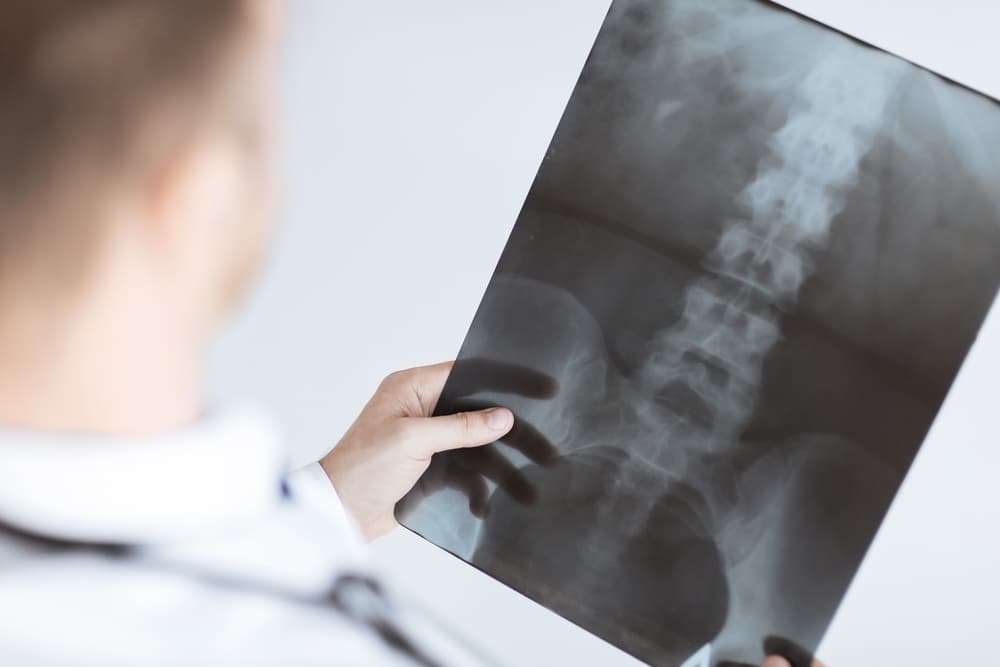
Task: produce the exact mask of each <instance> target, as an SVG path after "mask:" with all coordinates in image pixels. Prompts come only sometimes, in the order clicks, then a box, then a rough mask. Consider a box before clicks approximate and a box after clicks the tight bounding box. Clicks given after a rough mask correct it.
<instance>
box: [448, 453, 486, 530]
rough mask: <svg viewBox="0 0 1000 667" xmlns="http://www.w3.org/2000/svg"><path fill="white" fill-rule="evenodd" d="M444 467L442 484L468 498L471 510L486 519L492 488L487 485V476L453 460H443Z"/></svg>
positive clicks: (475, 514) (473, 513)
mask: <svg viewBox="0 0 1000 667" xmlns="http://www.w3.org/2000/svg"><path fill="white" fill-rule="evenodd" d="M442 469H443V473H442V477H441V485H442V486H443V487H447V488H451V489H454V490H456V491H458V492H459V493H461V494H462V495H463V496H465V497H466V498H468V499H469V512H470V513H471V514H472V515H473V516H475V517H477V518H479V519H485V518H486V514H487V507H488V505H489V502H490V490H489V487H488V486H487V485H486V478H485V477H483V475H479V474H476V473H474V472H472V471H470V470H468V469H466V468H463V467H462V466H460V465H458V463H457V462H455V461H452V460H449V461H445V462H443V464H442Z"/></svg>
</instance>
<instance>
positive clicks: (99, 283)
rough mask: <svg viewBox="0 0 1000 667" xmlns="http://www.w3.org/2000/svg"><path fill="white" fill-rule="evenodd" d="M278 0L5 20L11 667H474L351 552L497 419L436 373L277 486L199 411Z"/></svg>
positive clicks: (385, 526)
mask: <svg viewBox="0 0 1000 667" xmlns="http://www.w3.org/2000/svg"><path fill="white" fill-rule="evenodd" d="M280 4H281V3H279V2H276V1H274V0H210V1H208V2H206V1H205V0H171V1H170V2H163V1H162V0H93V1H92V2H79V1H78V0H5V1H4V2H3V4H2V6H0V95H2V101H0V424H2V428H0V619H3V620H2V622H0V663H2V664H4V665H35V664H81V665H113V664H129V665H132V664H194V663H197V664H209V663H210V664H230V663H232V664H247V663H264V664H269V663H276V664H283V665H290V664H322V665H352V666H353V665H472V664H492V663H490V661H489V659H488V658H487V657H484V656H482V655H481V654H480V653H479V652H478V651H477V650H476V649H474V648H470V647H469V646H468V644H467V643H466V642H464V641H463V640H462V637H461V635H462V632H461V628H457V629H456V628H443V627H440V626H439V625H437V624H436V623H434V622H433V621H431V620H430V619H429V617H426V616H424V615H422V614H421V613H420V611H419V609H414V608H413V606H412V605H409V604H400V603H397V602H394V601H393V600H391V599H390V597H389V595H388V594H387V592H386V590H385V587H384V584H383V583H382V582H380V581H378V580H377V579H375V578H373V576H372V575H371V573H370V571H369V569H368V566H367V565H366V563H365V551H364V547H363V541H364V539H371V538H374V537H377V536H379V535H382V534H383V533H385V532H386V531H388V530H391V529H392V528H393V527H394V526H395V521H394V520H393V507H394V505H395V503H396V501H398V500H399V499H400V498H401V497H402V496H403V495H404V494H405V493H406V492H407V491H408V490H409V489H410V487H411V486H412V485H413V484H414V483H415V481H416V480H417V478H418V477H419V476H420V474H421V473H422V472H423V471H424V470H425V469H426V468H427V466H428V464H429V462H430V460H431V457H432V456H433V455H434V454H435V453H437V452H441V451H444V450H448V449H455V448H459V447H476V446H480V445H483V444H486V443H489V442H492V441H495V440H496V439H498V438H500V437H501V436H503V435H504V434H506V433H507V431H509V430H510V429H511V427H512V425H513V416H512V415H511V414H510V412H509V411H507V410H503V409H491V410H485V411H481V412H473V413H468V414H462V415H454V416H447V417H430V416H429V415H430V414H431V411H432V410H433V407H434V404H435V402H436V400H437V397H438V395H439V393H440V391H441V388H442V386H443V383H444V381H445V378H446V376H447V374H448V371H449V365H448V364H442V365H439V366H433V367H430V368H422V369H415V370H410V371H405V372H402V373H396V374H394V375H392V376H390V377H389V378H387V379H386V380H385V381H384V382H383V383H382V385H381V387H380V388H379V390H378V391H377V393H376V394H375V396H374V397H373V398H372V400H371V402H370V403H369V404H368V406H367V407H366V408H365V409H364V411H363V412H362V414H361V416H360V417H359V418H358V420H357V422H356V423H355V424H354V425H353V427H352V428H351V429H350V430H349V431H348V433H347V435H346V436H345V437H344V438H343V440H341V442H340V443H339V444H338V445H337V447H336V448H335V449H334V450H333V451H331V452H330V453H329V454H328V455H327V456H326V457H324V458H323V460H322V461H320V462H319V463H318V464H315V465H313V466H311V467H309V468H306V469H304V470H300V471H297V472H293V473H292V474H290V475H288V474H287V471H286V470H285V469H284V467H283V464H284V450H283V447H282V443H281V441H280V438H279V437H278V436H277V434H276V432H275V430H274V428H273V425H272V424H270V423H269V422H268V421H267V420H266V419H265V418H263V417H261V416H260V415H254V414H246V413H242V412H239V411H233V410H227V409H224V408H218V407H212V406H206V404H205V403H204V400H203V397H202V395H201V394H200V389H199V375H200V363H201V360H202V355H203V353H204V349H205V346H206V344H207V343H208V342H209V340H210V339H211V337H212V336H213V334H214V333H215V332H216V331H217V330H218V328H219V326H220V325H221V324H222V323H223V321H224V319H225V315H226V314H227V313H228V312H229V311H230V310H231V309H232V307H233V306H234V304H235V303H236V302H237V300H238V298H239V297H240V296H241V295H242V294H243V292H244V290H245V288H246V286H247V283H248V279H249V278H250V277H251V276H252V274H253V272H254V269H255V267H256V266H257V264H258V261H259V258H260V256H261V254H262V251H263V249H264V247H265V246H266V240H267V235H268V227H269V215H268V212H269V201H268V196H269V193H270V189H271V183H270V175H269V173H268V170H269V167H270V164H271V155H270V150H271V145H272V132H273V127H274V124H275V118H274V112H273V109H272V103H273V100H274V97H275V95H274V90H273V80H274V77H275V54H276V47H277V43H278V39H279V32H280V27H281V17H280V16H279V14H280V11H279V9H278V8H279V7H280ZM470 622H475V619H470ZM766 664H767V665H768V666H769V667H770V666H771V665H774V666H775V667H778V666H781V665H787V662H786V661H784V660H783V659H780V658H772V659H770V660H769V661H768V662H767V663H766Z"/></svg>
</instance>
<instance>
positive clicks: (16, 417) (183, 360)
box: [0, 295, 201, 436]
mask: <svg viewBox="0 0 1000 667" xmlns="http://www.w3.org/2000/svg"><path fill="white" fill-rule="evenodd" d="M27 301H28V300H27V299H25V298H23V295H22V296H21V297H19V298H16V299H0V426H7V427H14V428H26V429H33V430H50V431H75V432H97V433H107V434H113V435H122V436H144V435H152V434H156V433H160V432H164V431H169V430H174V429H178V428H183V427H185V426H187V425H190V424H191V423H193V422H194V421H195V420H197V418H198V415H199V411H200V409H201V404H200V400H201V399H200V392H199V386H200V378H199V371H198V368H199V362H200V358H199V356H200V354H199V352H200V351H199V350H198V345H197V344H196V341H194V340H189V341H188V342H189V344H187V345H183V344H181V345H178V341H184V340H185V337H184V336H183V335H180V334H182V333H183V332H180V331H178V328H179V326H178V324H177V323H176V322H170V321H167V319H166V318H165V317H164V314H163V311H162V310H159V309H157V308H156V307H154V306H152V305H151V304H149V303H148V302H147V303H141V302H138V303H133V304H129V307H128V308H124V307H123V305H124V304H122V303H114V302H112V301H108V300H106V299H102V300H90V301H88V302H86V303H79V304H77V305H76V306H75V307H72V308H65V309H62V308H54V307H47V308H39V306H38V304H37V303H29V302H27ZM188 338H189V339H190V338H193V337H188Z"/></svg>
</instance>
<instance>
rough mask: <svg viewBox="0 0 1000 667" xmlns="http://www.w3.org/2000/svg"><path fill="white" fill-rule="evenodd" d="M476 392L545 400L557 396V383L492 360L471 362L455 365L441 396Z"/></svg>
mask: <svg viewBox="0 0 1000 667" xmlns="http://www.w3.org/2000/svg"><path fill="white" fill-rule="evenodd" d="M480 392H490V393H499V394H515V395H517V396H524V397H525V398H537V399H548V398H553V397H554V396H555V395H556V394H558V393H559V381H558V380H556V379H555V378H554V377H552V376H550V375H546V374H545V373H542V372H540V371H536V370H534V369H532V368H528V367H527V366H518V365H516V364H508V363H505V362H502V361H494V360H492V359H481V358H472V359H459V360H458V361H456V362H455V364H454V366H453V367H452V370H451V375H449V376H448V384H447V387H446V388H445V394H446V395H447V396H468V395H471V394H477V393H480ZM446 402H447V401H446V400H443V401H442V402H441V406H440V407H442V408H448V407H449V406H447V405H445V403H446ZM452 411H453V410H452Z"/></svg>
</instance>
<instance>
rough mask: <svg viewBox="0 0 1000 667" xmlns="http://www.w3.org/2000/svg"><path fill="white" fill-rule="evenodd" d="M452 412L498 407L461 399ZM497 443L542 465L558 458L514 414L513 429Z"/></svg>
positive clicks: (552, 447)
mask: <svg viewBox="0 0 1000 667" xmlns="http://www.w3.org/2000/svg"><path fill="white" fill-rule="evenodd" d="M452 406H453V407H454V412H475V411H477V410H486V409H488V408H495V407H507V406H498V405H497V404H496V403H491V402H489V401H482V400H479V399H470V398H461V399H458V400H456V401H454V402H453V403H452ZM498 442H502V443H503V444H504V445H506V446H508V447H511V448H513V449H516V450H517V451H519V452H521V453H522V454H524V455H525V456H526V457H528V458H529V459H530V460H532V461H534V462H535V463H540V464H542V465H548V464H551V463H553V462H554V461H555V460H556V459H558V458H559V450H558V449H556V447H555V445H553V444H552V443H551V442H550V441H549V439H548V438H547V437H546V436H545V434H544V433H542V432H541V431H539V430H538V429H537V428H535V427H534V426H532V425H531V424H530V423H528V422H527V421H525V420H524V419H522V418H521V417H519V416H517V413H515V414H514V427H513V428H512V429H511V430H510V431H508V432H507V434H506V435H505V436H503V437H502V438H500V440H499V441H498Z"/></svg>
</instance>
